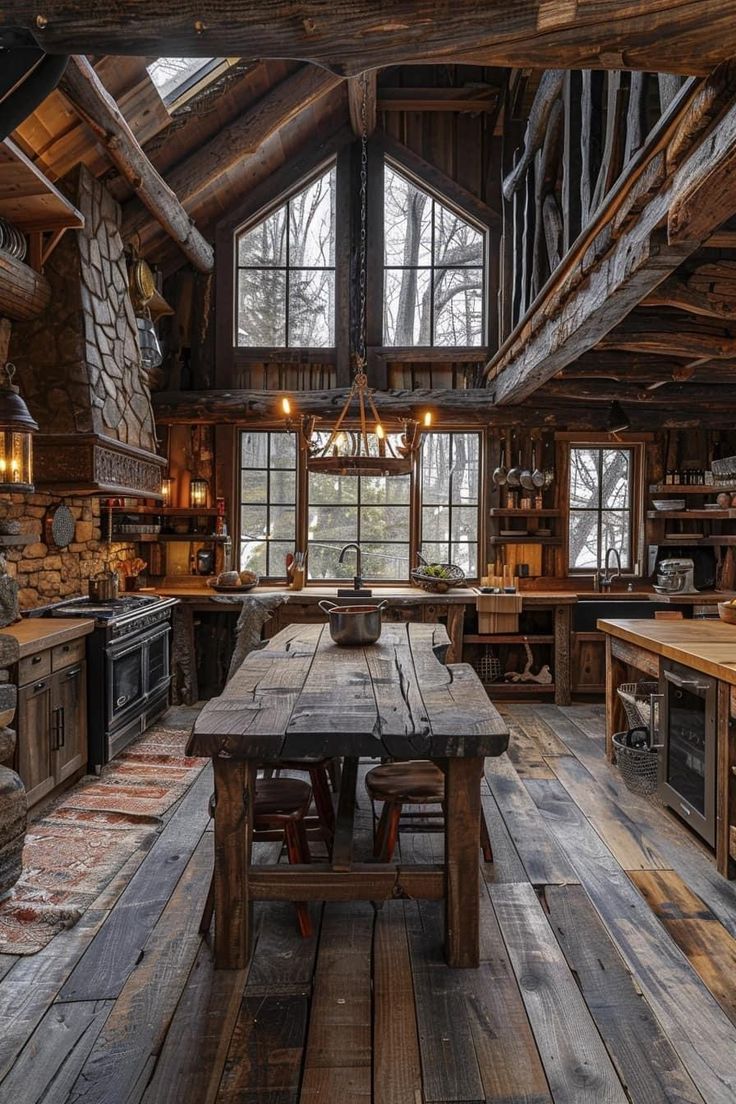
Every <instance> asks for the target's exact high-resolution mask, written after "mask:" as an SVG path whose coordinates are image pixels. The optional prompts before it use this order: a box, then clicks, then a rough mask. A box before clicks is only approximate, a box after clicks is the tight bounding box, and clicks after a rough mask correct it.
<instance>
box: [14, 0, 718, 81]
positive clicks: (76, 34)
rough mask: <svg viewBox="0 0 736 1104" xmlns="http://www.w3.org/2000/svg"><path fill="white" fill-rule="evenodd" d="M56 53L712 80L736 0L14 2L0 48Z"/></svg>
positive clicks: (347, 71) (347, 68) (336, 68)
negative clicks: (630, 72) (607, 72)
mask: <svg viewBox="0 0 736 1104" xmlns="http://www.w3.org/2000/svg"><path fill="white" fill-rule="evenodd" d="M31 41H35V42H37V43H38V44H39V45H40V46H41V47H42V48H43V49H44V50H46V51H47V52H49V53H56V54H58V53H62V54H131V55H141V56H151V57H160V56H167V55H173V56H181V57H212V56H222V57H232V56H238V57H243V58H246V59H255V58H269V57H271V58H297V59H300V60H302V61H311V62H315V63H317V64H319V65H322V66H323V67H326V68H328V69H331V70H332V71H333V72H337V73H339V74H340V75H341V76H355V75H356V74H357V73H360V72H362V71H363V70H364V69H370V68H375V67H377V66H387V65H400V64H404V63H415V62H419V61H428V60H430V59H431V60H432V61H435V62H436V63H438V64H441V63H446V64H452V63H466V64H474V65H489V66H514V67H517V68H519V67H521V68H524V67H531V68H536V69H549V68H552V67H559V68H573V69H574V68H600V69H622V68H631V69H642V70H648V71H653V72H657V71H659V72H677V73H688V74H703V73H705V72H707V71H708V70H710V69H712V68H713V67H714V66H715V65H717V64H718V63H719V62H720V61H723V60H724V59H726V58H728V57H733V56H736V23H735V21H734V19H733V4H732V0H699V2H698V3H697V4H693V3H692V2H691V0H689V2H688V0H669V2H664V0H659V2H658V3H656V4H653V3H652V0H630V2H629V3H627V4H621V3H619V2H618V0H597V2H596V3H595V4H592V3H588V2H581V3H576V4H568V3H566V4H559V3H553V2H550V0H528V2H525V3H510V2H509V0H487V2H486V3H483V4H479V3H478V2H477V0H453V3H452V4H444V3H442V4H440V3H437V0H392V2H391V3H380V4H377V3H376V0H334V3H332V4H330V5H328V6H325V4H324V3H323V0H304V2H303V3H301V4H300V5H299V8H298V12H295V8H294V5H293V3H291V2H290V0H274V2H272V3H269V4H264V3H263V2H262V0H232V2H231V3H229V4H227V5H223V4H213V5H210V6H208V7H207V8H206V9H203V8H202V5H201V4H198V3H195V0H175V2H174V0H158V3H150V4H148V5H145V6H144V5H140V4H138V5H136V9H135V18H134V19H133V18H131V13H130V4H129V3H128V2H126V0H110V2H109V3H107V4H104V5H100V4H99V3H98V2H97V0H76V2H75V3H74V4H70V3H69V2H68V0H46V2H45V3H44V5H43V14H42V15H39V6H38V3H37V2H36V0H6V2H5V3H4V5H3V11H2V15H1V16H0V45H4V46H13V45H17V44H19V43H22V44H28V43H29V42H31Z"/></svg>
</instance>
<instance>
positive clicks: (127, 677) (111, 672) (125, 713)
mask: <svg viewBox="0 0 736 1104" xmlns="http://www.w3.org/2000/svg"><path fill="white" fill-rule="evenodd" d="M105 654H106V658H107V665H106V666H107V718H106V720H107V730H108V732H110V731H111V730H112V729H114V728H117V727H118V726H119V725H121V724H124V723H125V721H126V720H127V718H129V717H131V716H132V715H134V714H135V713H136V712H140V711H141V710H142V709H143V702H144V701H145V697H146V670H145V661H146V650H145V639H144V638H141V637H137V638H136V639H135V640H132V641H129V640H124V641H120V643H119V644H110V645H108V646H107V648H106V649H105Z"/></svg>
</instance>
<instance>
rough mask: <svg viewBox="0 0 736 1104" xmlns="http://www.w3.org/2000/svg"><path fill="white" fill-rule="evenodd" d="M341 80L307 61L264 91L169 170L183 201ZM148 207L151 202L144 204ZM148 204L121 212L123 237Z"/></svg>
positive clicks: (138, 223) (134, 230) (139, 225)
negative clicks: (250, 105)
mask: <svg viewBox="0 0 736 1104" xmlns="http://www.w3.org/2000/svg"><path fill="white" fill-rule="evenodd" d="M341 83H342V81H341V80H340V78H339V77H336V76H334V74H332V73H327V72H325V70H324V69H318V68H317V67H316V66H313V65H304V66H302V68H301V69H299V70H297V72H296V73H293V74H292V75H291V76H289V77H287V78H286V79H285V80H283V81H280V82H279V83H278V84H277V85H276V86H275V87H274V88H272V89H271V90H270V91H269V92H267V93H266V95H265V96H263V97H262V98H261V99H260V100H259V101H258V103H256V104H254V106H253V107H251V108H249V109H248V110H247V111H246V112H244V113H243V114H242V115H240V116H239V117H238V118H237V119H235V120H234V121H233V122H232V123H230V124H229V125H228V126H226V127H224V128H223V129H222V130H220V131H218V132H217V134H215V135H214V137H212V138H211V139H210V140H209V141H208V142H205V144H204V145H203V146H202V147H201V148H200V149H198V150H196V152H194V153H193V154H191V155H190V156H189V157H187V158H186V160H184V161H182V162H181V163H180V164H179V165H177V166H175V167H174V168H173V169H171V170H170V171H169V172H167V174H166V183H167V184H168V186H169V187H170V188H171V190H172V192H174V193H175V194H176V195H177V196H178V198H179V200H180V202H181V203H190V202H191V201H192V200H193V199H195V198H196V196H198V195H199V194H200V192H203V191H204V190H205V188H209V187H211V186H212V185H213V184H215V183H216V182H217V181H218V180H219V179H220V178H221V177H222V176H224V175H225V174H226V173H227V172H228V171H229V170H230V169H232V168H233V167H234V166H235V165H236V164H238V163H239V162H241V161H242V160H244V159H245V158H248V157H252V156H254V155H255V154H256V153H257V151H258V150H259V149H260V147H261V146H262V145H263V144H264V142H266V141H267V140H268V139H269V138H270V137H271V136H272V135H273V134H276V133H277V132H278V131H279V130H281V129H282V127H285V126H287V125H288V124H289V123H290V122H291V121H292V120H293V119H295V118H296V116H297V115H299V114H300V113H301V112H302V111H304V110H306V108H308V107H311V106H312V104H314V103H316V102H317V101H318V100H320V99H322V97H323V96H326V95H327V94H328V93H329V92H331V91H332V90H333V89H334V88H336V87H337V86H338V85H339V84H341ZM146 206H147V205H146ZM149 221H150V219H149V216H148V214H147V212H146V209H145V206H144V203H142V202H140V201H139V200H131V201H130V202H129V203H127V204H126V206H125V208H124V211H123V237H124V238H125V240H126V241H129V240H130V239H131V238H132V237H134V235H135V234H140V233H141V232H142V231H143V230H144V229H145V227H146V226H147V225H148V224H149Z"/></svg>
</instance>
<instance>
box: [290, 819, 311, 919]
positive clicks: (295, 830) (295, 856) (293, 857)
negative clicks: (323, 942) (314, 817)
mask: <svg viewBox="0 0 736 1104" xmlns="http://www.w3.org/2000/svg"><path fill="white" fill-rule="evenodd" d="M300 829H301V830H300ZM284 836H285V837H286V853H287V855H288V856H289V862H290V863H296V864H297V865H298V864H300V863H308V862H309V861H310V855H309V846H308V844H307V833H306V829H305V827H304V821H303V820H298V821H294V820H289V821H287V822H286V824H285V825H284ZM294 904H295V907H296V916H297V922H298V924H299V932H300V933H301V935H302V937H303V938H304V939H308V938H309V936H310V935H311V934H312V919H311V917H310V915H309V906H308V905H307V903H306V901H295V902H294Z"/></svg>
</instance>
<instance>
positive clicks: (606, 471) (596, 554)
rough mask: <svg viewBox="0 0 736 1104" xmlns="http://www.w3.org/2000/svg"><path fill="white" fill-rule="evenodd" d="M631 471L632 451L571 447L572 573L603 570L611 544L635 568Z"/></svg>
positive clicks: (626, 565) (625, 564)
mask: <svg viewBox="0 0 736 1104" xmlns="http://www.w3.org/2000/svg"><path fill="white" fill-rule="evenodd" d="M632 473H633V453H632V450H631V449H627V448H594V447H588V446H586V447H584V448H583V447H580V448H571V449H570V521H569V541H568V543H569V556H568V566H569V569H570V571H591V570H593V571H594V570H598V569H600V568H601V567H603V565H604V562H605V557H606V549H608V548H616V549H618V552H619V554H620V556H621V565H622V567H623V569H624V570H625V571H630V570H632V562H631V556H632V548H631V545H632V541H631V526H632V514H631V510H632V505H631V503H632V496H631V484H632Z"/></svg>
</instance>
